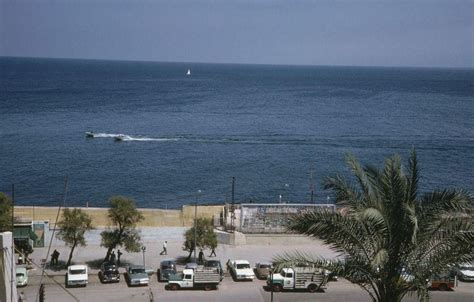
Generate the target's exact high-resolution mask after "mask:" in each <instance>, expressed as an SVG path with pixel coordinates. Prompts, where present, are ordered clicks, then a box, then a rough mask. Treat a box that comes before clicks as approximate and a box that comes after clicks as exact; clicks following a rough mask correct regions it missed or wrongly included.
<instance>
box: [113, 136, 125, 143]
mask: <svg viewBox="0 0 474 302" xmlns="http://www.w3.org/2000/svg"><path fill="white" fill-rule="evenodd" d="M126 138H127V135H124V134H118V135H116V136H114V140H115V141H116V142H122V141H124V140H125V139H126Z"/></svg>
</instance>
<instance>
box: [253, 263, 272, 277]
mask: <svg viewBox="0 0 474 302" xmlns="http://www.w3.org/2000/svg"><path fill="white" fill-rule="evenodd" d="M271 270H272V264H271V263H270V262H259V263H256V264H255V275H256V276H257V278H258V279H267V277H268V276H269V274H270V271H271Z"/></svg>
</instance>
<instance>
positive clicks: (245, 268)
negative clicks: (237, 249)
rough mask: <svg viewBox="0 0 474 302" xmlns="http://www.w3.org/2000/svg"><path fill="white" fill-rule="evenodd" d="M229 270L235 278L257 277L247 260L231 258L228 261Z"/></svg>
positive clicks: (251, 278) (248, 278)
mask: <svg viewBox="0 0 474 302" xmlns="http://www.w3.org/2000/svg"><path fill="white" fill-rule="evenodd" d="M227 270H228V271H229V272H230V274H231V275H232V277H234V279H235V280H250V281H252V280H253V279H254V278H255V274H254V272H253V270H252V268H250V263H249V262H248V261H247V260H230V259H229V261H227Z"/></svg>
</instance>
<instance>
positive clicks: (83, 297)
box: [20, 227, 474, 302]
mask: <svg viewBox="0 0 474 302" xmlns="http://www.w3.org/2000/svg"><path fill="white" fill-rule="evenodd" d="M186 229H187V228H186V227H157V228H152V227H148V228H141V229H140V230H141V234H142V239H143V244H144V245H145V246H146V253H145V262H146V266H147V267H148V268H150V269H153V271H154V272H155V274H154V275H153V276H152V278H151V280H150V285H149V286H148V287H137V288H135V287H134V288H131V287H128V286H127V285H126V283H125V282H124V280H123V278H122V280H121V281H120V283H118V284H101V283H100V282H99V280H98V277H97V272H98V270H97V268H95V265H96V264H97V263H98V262H100V260H101V259H103V257H104V256H105V252H106V250H105V248H103V247H100V236H99V233H100V231H101V230H102V229H97V230H94V231H92V232H90V233H89V234H88V235H87V241H88V246H87V247H84V248H81V247H80V248H77V250H76V252H75V254H74V258H73V261H74V262H75V263H86V264H89V266H90V272H89V284H88V286H87V288H69V289H68V290H69V291H70V292H71V293H72V294H73V295H74V296H75V297H77V298H78V299H79V300H80V301H87V302H95V301H97V302H99V301H100V302H103V301H119V302H120V301H124V302H125V301H139V302H142V301H143V302H144V301H147V302H148V301H150V293H151V294H152V295H153V298H154V301H198V302H199V301H203V302H204V301H205V302H208V301H235V302H237V301H259V302H267V301H270V292H268V291H266V290H265V287H264V286H265V281H264V280H254V281H253V282H234V281H232V278H231V277H230V276H229V274H228V273H226V276H225V278H224V281H223V282H222V284H221V285H220V286H219V289H218V290H217V291H210V292H205V291H198V290H182V291H176V292H174V291H167V290H165V288H164V286H165V283H159V282H158V280H157V277H156V270H157V268H158V266H159V263H160V261H162V260H165V259H182V258H183V257H185V256H187V252H184V251H183V250H182V249H181V247H182V244H183V233H184V232H185V230H186ZM164 240H167V241H168V255H160V251H161V246H162V242H163V241H164ZM54 249H57V250H58V251H59V252H60V253H61V255H60V257H59V258H60V259H59V260H60V263H61V262H63V261H65V260H66V259H67V256H68V253H69V248H68V247H66V246H64V244H63V243H62V242H61V241H59V240H57V239H54V240H53V245H52V250H54ZM293 250H300V251H306V252H308V253H314V254H317V255H320V256H323V257H334V256H336V255H335V254H334V252H332V251H331V250H330V249H329V248H328V247H327V246H325V245H324V244H322V242H321V241H319V240H313V239H309V238H306V237H299V236H296V237H295V236H267V237H266V240H252V243H248V244H245V245H238V246H234V245H226V244H220V245H219V246H218V248H217V250H216V253H217V257H215V258H214V257H213V258H209V257H208V256H209V251H206V252H205V257H207V258H208V259H220V260H221V262H222V264H223V265H225V262H226V261H227V259H246V260H249V262H250V264H251V265H252V266H253V265H254V264H255V263H256V262H259V261H270V260H271V259H272V257H273V256H275V255H277V254H279V253H283V252H285V251H293ZM46 251H47V248H46V247H45V248H36V249H35V251H34V253H33V254H32V255H31V256H32V259H33V261H35V262H36V263H38V262H39V261H41V259H44V258H45V257H46ZM121 260H122V263H123V265H124V266H125V265H127V264H142V263H143V254H142V253H126V252H124V254H123V256H122V259H121ZM48 261H49V257H48ZM120 270H121V272H122V273H123V272H124V268H120ZM47 273H48V274H49V275H51V276H52V278H45V279H44V282H45V284H46V300H47V301H48V302H63V301H74V299H73V298H72V297H71V296H70V295H69V294H68V293H66V292H65V290H64V289H62V288H61V287H60V286H59V285H58V284H56V283H55V282H58V283H60V284H64V274H65V270H50V269H48V270H47ZM39 274H40V270H38V269H35V270H32V271H30V285H28V286H27V287H25V288H22V289H20V291H23V292H24V293H25V296H26V298H27V301H35V296H36V293H37V290H38V287H39V285H38V284H39V279H40V276H39ZM473 295H474V283H465V282H460V283H459V287H458V288H456V290H455V291H454V292H432V296H433V299H432V301H435V302H441V301H471V298H472V297H473ZM314 300H318V301H361V302H362V301H369V297H368V295H367V294H366V293H365V292H364V291H363V290H361V289H360V288H359V287H357V286H356V285H353V284H351V283H350V282H348V281H347V280H344V279H341V280H339V281H337V282H330V283H329V285H328V289H327V290H326V292H325V293H314V294H313V293H308V292H305V291H302V292H282V293H275V294H274V301H314ZM404 301H416V299H414V297H408V298H406V299H404Z"/></svg>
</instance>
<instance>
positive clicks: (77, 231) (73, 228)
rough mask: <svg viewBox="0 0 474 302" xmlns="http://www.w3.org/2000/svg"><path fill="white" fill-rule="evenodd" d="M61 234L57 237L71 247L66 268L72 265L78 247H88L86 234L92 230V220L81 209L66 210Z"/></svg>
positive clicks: (60, 224)
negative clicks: (73, 255)
mask: <svg viewBox="0 0 474 302" xmlns="http://www.w3.org/2000/svg"><path fill="white" fill-rule="evenodd" d="M58 227H59V229H60V230H59V232H58V234H57V235H56V237H57V238H58V239H60V240H62V241H64V242H65V243H66V245H68V246H70V247H71V251H70V252H69V258H68V260H67V264H66V266H69V265H71V260H72V254H73V253H74V249H75V248H76V246H78V245H79V246H86V245H87V244H86V239H85V236H84V235H85V233H86V232H87V231H89V230H92V219H91V218H90V216H89V215H88V214H87V213H86V212H84V211H82V210H81V209H72V210H70V209H67V208H66V209H64V210H63V215H62V219H61V221H59V222H58Z"/></svg>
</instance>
